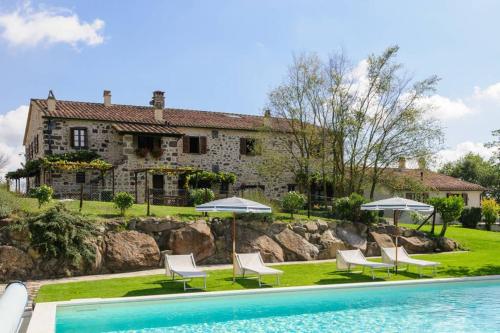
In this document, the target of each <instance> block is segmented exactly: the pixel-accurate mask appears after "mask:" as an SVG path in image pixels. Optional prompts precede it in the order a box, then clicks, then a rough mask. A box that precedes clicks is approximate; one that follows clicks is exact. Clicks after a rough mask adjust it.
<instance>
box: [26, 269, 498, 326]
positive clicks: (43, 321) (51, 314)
mask: <svg viewBox="0 0 500 333" xmlns="http://www.w3.org/2000/svg"><path fill="white" fill-rule="evenodd" d="M498 279H500V275H487V276H471V277H460V278H439V279H421V280H404V281H380V282H354V283H343V284H333V285H321V286H299V287H281V288H273V289H245V290H230V291H211V292H207V293H186V294H171V295H152V296H134V297H115V298H92V299H77V300H70V301H60V302H45V303H38V304H37V305H36V306H35V310H34V311H33V315H32V317H31V320H30V323H29V326H28V330H27V333H55V329H56V310H57V307H58V306H73V305H91V304H106V303H115V302H140V301H152V300H172V299H186V298H206V297H217V296H225V295H227V296H230V295H251V294H261V293H263V294H270V293H283V292H291V291H307V290H321V289H348V288H350V289H353V288H367V287H383V286H388V285H418V284H430V283H439V282H467V281H487V280H498Z"/></svg>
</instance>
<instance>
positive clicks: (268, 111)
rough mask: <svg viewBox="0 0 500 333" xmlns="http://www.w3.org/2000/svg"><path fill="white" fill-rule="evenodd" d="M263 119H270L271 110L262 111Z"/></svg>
mask: <svg viewBox="0 0 500 333" xmlns="http://www.w3.org/2000/svg"><path fill="white" fill-rule="evenodd" d="M264 117H271V110H269V109H264Z"/></svg>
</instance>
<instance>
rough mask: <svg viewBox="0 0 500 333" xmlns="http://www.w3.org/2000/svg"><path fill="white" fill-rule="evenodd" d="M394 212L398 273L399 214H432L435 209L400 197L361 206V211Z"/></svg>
mask: <svg viewBox="0 0 500 333" xmlns="http://www.w3.org/2000/svg"><path fill="white" fill-rule="evenodd" d="M386 209H387V210H392V211H394V226H395V227H396V251H395V252H396V258H395V259H396V260H395V264H396V273H397V272H398V234H399V229H398V217H399V216H398V215H399V212H404V211H415V212H425V213H432V212H433V211H434V207H433V206H431V205H428V204H426V203H422V202H418V201H414V200H410V199H404V198H399V197H393V198H389V199H383V200H378V201H373V202H370V203H367V204H363V205H361V210H386Z"/></svg>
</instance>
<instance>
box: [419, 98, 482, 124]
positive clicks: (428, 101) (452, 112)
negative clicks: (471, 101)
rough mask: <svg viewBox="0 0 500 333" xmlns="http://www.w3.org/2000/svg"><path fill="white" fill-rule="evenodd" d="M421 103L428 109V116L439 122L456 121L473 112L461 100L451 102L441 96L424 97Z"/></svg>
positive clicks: (472, 109)
mask: <svg viewBox="0 0 500 333" xmlns="http://www.w3.org/2000/svg"><path fill="white" fill-rule="evenodd" d="M421 103H422V104H425V105H426V106H428V107H430V110H429V116H431V117H433V118H436V119H439V120H448V119H458V118H462V117H464V116H466V115H469V114H472V113H474V112H475V110H474V108H472V107H470V106H468V105H467V104H466V103H465V102H464V101H463V100H461V99H456V100H452V99H450V98H448V97H444V96H441V95H432V96H428V97H425V98H423V99H422V102H421Z"/></svg>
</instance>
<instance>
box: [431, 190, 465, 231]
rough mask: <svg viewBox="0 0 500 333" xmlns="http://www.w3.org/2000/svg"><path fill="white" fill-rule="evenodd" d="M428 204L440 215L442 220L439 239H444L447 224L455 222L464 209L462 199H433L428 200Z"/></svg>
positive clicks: (455, 197)
mask: <svg viewBox="0 0 500 333" xmlns="http://www.w3.org/2000/svg"><path fill="white" fill-rule="evenodd" d="M429 203H430V204H431V205H433V206H434V209H435V210H436V211H437V212H438V213H439V214H440V215H441V219H442V220H443V228H442V229H441V233H440V234H439V236H440V237H444V235H445V234H446V229H447V228H448V224H449V223H451V222H453V221H457V220H458V219H459V218H460V216H461V215H462V211H463V209H464V199H462V197H459V196H455V195H454V196H450V197H447V198H446V197H434V198H430V199H429Z"/></svg>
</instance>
